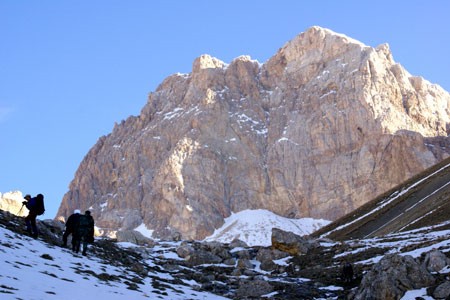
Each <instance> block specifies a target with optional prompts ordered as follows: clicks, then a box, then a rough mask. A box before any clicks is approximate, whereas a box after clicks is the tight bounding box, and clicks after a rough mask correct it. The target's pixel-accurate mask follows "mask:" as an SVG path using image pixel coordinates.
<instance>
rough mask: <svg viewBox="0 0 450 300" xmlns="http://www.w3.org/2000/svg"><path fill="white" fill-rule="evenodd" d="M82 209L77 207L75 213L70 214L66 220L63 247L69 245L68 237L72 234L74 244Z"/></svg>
mask: <svg viewBox="0 0 450 300" xmlns="http://www.w3.org/2000/svg"><path fill="white" fill-rule="evenodd" d="M80 213H81V212H80V210H79V209H75V210H74V211H73V214H71V215H70V216H69V218H68V219H67V222H66V229H65V230H64V234H63V247H67V237H68V236H69V235H71V234H72V245H73V236H74V230H75V227H76V226H78V222H79V221H80Z"/></svg>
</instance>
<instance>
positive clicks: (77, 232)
mask: <svg viewBox="0 0 450 300" xmlns="http://www.w3.org/2000/svg"><path fill="white" fill-rule="evenodd" d="M93 241H94V218H92V216H91V212H90V211H89V210H87V211H85V213H84V215H81V216H80V219H79V221H78V224H77V226H76V228H75V229H74V233H73V234H72V250H73V251H74V252H76V253H78V252H79V251H80V244H81V242H83V253H82V254H83V255H87V253H86V251H87V244H88V243H92V242H93Z"/></svg>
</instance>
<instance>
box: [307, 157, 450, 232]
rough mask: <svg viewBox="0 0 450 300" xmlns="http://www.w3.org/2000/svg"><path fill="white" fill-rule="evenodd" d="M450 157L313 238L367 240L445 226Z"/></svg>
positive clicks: (449, 195) (448, 208) (449, 212)
mask: <svg viewBox="0 0 450 300" xmlns="http://www.w3.org/2000/svg"><path fill="white" fill-rule="evenodd" d="M449 198H450V158H447V159H445V160H444V161H442V162H441V163H439V164H437V165H435V166H433V167H431V168H429V169H427V170H426V171H424V172H422V173H421V174H419V175H417V176H415V177H413V178H411V179H410V180H408V181H407V182H405V183H403V184H401V185H399V186H397V187H395V188H394V189H392V190H390V191H388V192H386V193H384V194H383V195H381V196H379V197H377V198H376V199H374V200H372V201H370V202H369V203H367V204H365V205H363V206H362V207H360V208H359V209H357V210H355V211H353V212H352V213H350V214H347V215H346V216H344V217H342V218H340V219H339V220H337V221H335V222H333V223H331V224H329V225H328V226H325V227H323V228H321V229H320V230H318V231H316V232H314V233H313V236H316V237H318V236H325V237H328V238H331V239H335V240H347V239H355V238H358V239H359V238H367V237H374V236H381V235H386V234H389V233H394V232H402V231H406V230H412V229H416V228H420V227H424V226H432V225H436V224H439V223H442V222H444V221H446V220H448V219H449V216H450V201H448V200H449Z"/></svg>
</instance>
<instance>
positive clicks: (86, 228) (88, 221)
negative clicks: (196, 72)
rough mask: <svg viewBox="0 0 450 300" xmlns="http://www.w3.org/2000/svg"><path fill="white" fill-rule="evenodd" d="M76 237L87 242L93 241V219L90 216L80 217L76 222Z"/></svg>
mask: <svg viewBox="0 0 450 300" xmlns="http://www.w3.org/2000/svg"><path fill="white" fill-rule="evenodd" d="M77 236H78V237H79V238H85V239H87V240H88V241H91V240H93V239H94V218H92V216H90V215H80V220H79V222H78V228H77Z"/></svg>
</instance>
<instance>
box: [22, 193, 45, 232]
mask: <svg viewBox="0 0 450 300" xmlns="http://www.w3.org/2000/svg"><path fill="white" fill-rule="evenodd" d="M24 199H25V200H27V201H23V202H22V206H23V205H25V207H26V208H27V209H28V211H29V212H28V215H27V216H26V217H25V224H26V226H27V232H28V234H29V235H31V236H32V237H33V238H35V239H36V238H37V237H38V235H39V231H38V228H37V225H36V217H37V216H40V215H43V214H44V212H45V207H44V195H42V194H38V195H37V196H36V197H33V198H31V196H30V195H26V196H25V197H24Z"/></svg>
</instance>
